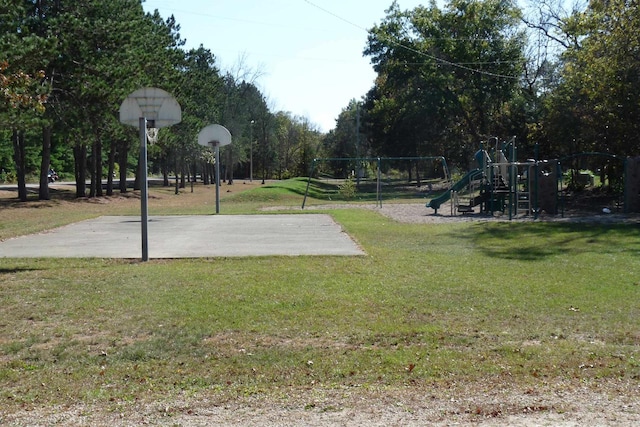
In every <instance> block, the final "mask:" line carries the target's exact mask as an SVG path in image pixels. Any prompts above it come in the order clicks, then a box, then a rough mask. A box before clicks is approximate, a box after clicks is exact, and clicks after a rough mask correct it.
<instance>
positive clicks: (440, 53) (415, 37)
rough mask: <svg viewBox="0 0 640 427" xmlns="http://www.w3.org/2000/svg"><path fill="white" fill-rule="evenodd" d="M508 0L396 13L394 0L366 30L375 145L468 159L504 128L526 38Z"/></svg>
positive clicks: (463, 1) (464, 1) (464, 0)
mask: <svg viewBox="0 0 640 427" xmlns="http://www.w3.org/2000/svg"><path fill="white" fill-rule="evenodd" d="M518 16H519V10H518V9H516V8H514V7H513V6H512V3H511V2H510V1H507V0H488V1H477V0H452V1H451V2H450V3H449V4H448V5H447V6H446V7H445V9H443V10H441V9H439V8H438V7H437V6H436V4H435V2H432V3H431V4H430V6H429V7H423V6H420V7H417V8H415V9H414V10H413V11H405V12H402V11H401V10H400V9H399V7H398V5H397V3H395V2H394V3H393V4H392V6H391V8H390V9H389V10H388V11H387V16H386V18H385V19H384V20H383V22H382V23H381V24H379V25H377V26H375V27H374V28H372V29H371V30H370V32H369V39H368V44H367V48H366V49H365V54H366V55H368V56H370V57H371V60H372V63H373V64H374V70H375V71H376V72H377V73H378V78H377V80H376V85H375V87H374V88H373V89H372V90H371V91H370V92H369V94H368V95H367V101H366V104H365V107H366V109H367V115H366V116H367V118H368V123H367V129H368V132H371V139H372V140H373V141H374V144H375V146H377V147H380V149H381V150H382V151H383V152H384V153H385V154H393V155H396V156H428V155H443V154H444V155H446V156H447V157H448V158H449V157H452V158H454V159H455V160H457V161H463V159H465V158H468V157H469V156H470V154H471V152H472V151H473V150H475V149H476V147H477V143H478V142H479V141H480V140H482V139H486V138H487V137H489V136H491V135H495V134H496V132H498V131H499V130H502V128H503V126H502V125H501V124H500V121H501V119H502V118H503V116H504V115H505V106H506V105H507V104H508V102H509V101H511V100H512V99H513V97H514V95H515V94H516V92H517V91H518V88H519V86H518V82H519V79H520V76H521V71H522V65H523V46H524V36H523V34H522V33H521V32H520V31H519V30H518V28H517V25H518V22H519V20H518Z"/></svg>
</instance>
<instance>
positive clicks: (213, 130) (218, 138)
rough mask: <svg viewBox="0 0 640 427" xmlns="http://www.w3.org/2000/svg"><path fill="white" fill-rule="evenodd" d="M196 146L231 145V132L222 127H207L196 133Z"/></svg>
mask: <svg viewBox="0 0 640 427" xmlns="http://www.w3.org/2000/svg"><path fill="white" fill-rule="evenodd" d="M198 144H200V145H204V146H205V147H212V146H216V145H217V146H218V147H222V146H225V145H229V144H231V132H229V129H227V128H226V127H224V126H222V125H209V126H206V127H204V128H203V129H202V130H201V131H200V133H198Z"/></svg>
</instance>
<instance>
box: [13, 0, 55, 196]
mask: <svg viewBox="0 0 640 427" xmlns="http://www.w3.org/2000/svg"><path fill="white" fill-rule="evenodd" d="M28 5H29V3H24V2H22V1H18V0H8V1H5V2H3V3H2V4H1V5H0V94H1V95H0V121H1V122H3V123H4V124H5V125H6V126H8V127H9V128H10V129H11V132H12V137H11V139H12V145H13V151H14V154H13V158H14V162H15V168H16V177H17V180H18V198H19V199H20V200H21V201H26V200H27V190H26V173H27V163H26V162H27V145H26V141H25V135H26V131H27V130H29V129H36V128H39V127H41V126H42V124H43V123H44V121H43V116H42V114H43V113H44V111H45V102H46V99H47V96H48V93H49V87H48V85H47V84H45V83H46V82H45V72H44V68H45V66H46V64H47V56H46V52H47V51H48V50H49V49H50V48H51V46H52V43H53V42H52V41H50V40H47V39H46V38H44V37H41V36H39V35H38V34H37V33H36V32H35V31H34V25H33V19H34V16H33V15H32V13H31V12H32V11H31V10H29V9H27V7H26V6H28ZM47 167H48V165H47ZM45 185H46V183H45ZM41 195H42V194H41ZM44 196H45V198H47V197H48V194H46V193H45V194H44Z"/></svg>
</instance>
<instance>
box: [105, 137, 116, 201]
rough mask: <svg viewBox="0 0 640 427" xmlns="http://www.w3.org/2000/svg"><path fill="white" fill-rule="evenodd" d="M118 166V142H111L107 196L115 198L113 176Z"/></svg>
mask: <svg viewBox="0 0 640 427" xmlns="http://www.w3.org/2000/svg"><path fill="white" fill-rule="evenodd" d="M115 166H116V142H115V141H111V146H110V147H109V174H108V176H107V196H113V174H114V173H115V170H116V168H115Z"/></svg>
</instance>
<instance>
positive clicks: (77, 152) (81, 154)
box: [73, 145, 87, 197]
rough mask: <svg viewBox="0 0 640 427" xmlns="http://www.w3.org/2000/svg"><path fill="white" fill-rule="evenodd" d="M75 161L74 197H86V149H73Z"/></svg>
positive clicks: (82, 146) (84, 147) (80, 146)
mask: <svg viewBox="0 0 640 427" xmlns="http://www.w3.org/2000/svg"><path fill="white" fill-rule="evenodd" d="M73 158H74V160H75V165H74V169H75V178H76V197H86V196H87V194H86V192H87V147H86V146H84V145H76V146H74V147H73Z"/></svg>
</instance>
